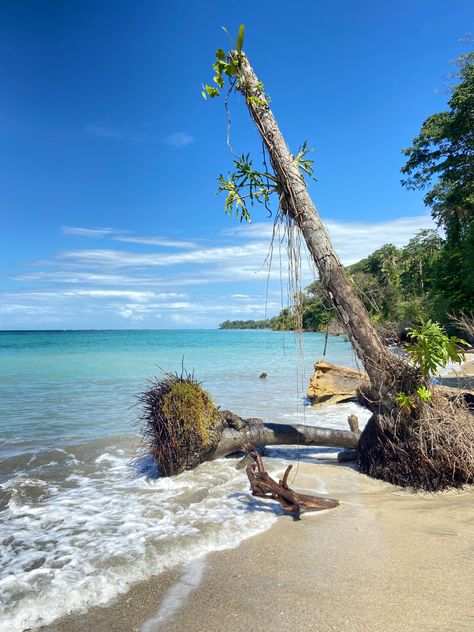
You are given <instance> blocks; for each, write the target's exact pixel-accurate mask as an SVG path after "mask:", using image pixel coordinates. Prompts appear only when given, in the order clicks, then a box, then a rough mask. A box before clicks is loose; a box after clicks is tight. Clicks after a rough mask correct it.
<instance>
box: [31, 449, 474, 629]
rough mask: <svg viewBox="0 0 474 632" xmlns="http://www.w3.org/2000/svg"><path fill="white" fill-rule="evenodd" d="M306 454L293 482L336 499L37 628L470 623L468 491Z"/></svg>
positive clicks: (471, 512)
mask: <svg viewBox="0 0 474 632" xmlns="http://www.w3.org/2000/svg"><path fill="white" fill-rule="evenodd" d="M304 458H305V460H306V462H305V463H303V462H300V464H299V468H298V469H299V471H298V474H297V477H296V480H295V481H294V483H293V486H294V487H295V488H296V489H299V490H311V489H312V487H314V486H315V480H317V484H318V485H320V483H321V481H322V482H323V483H324V485H325V486H326V489H327V494H328V495H330V496H333V497H336V498H338V499H339V500H340V501H341V504H340V506H339V507H338V508H336V509H334V510H330V511H326V512H324V513H318V514H305V515H303V517H302V520H300V521H299V522H295V521H293V520H292V518H291V517H289V516H285V515H280V516H279V517H278V520H277V521H276V522H275V523H274V525H273V526H272V527H271V528H270V529H269V530H267V531H266V532H264V533H263V534H260V535H258V536H255V537H253V538H249V539H248V540H246V541H244V542H243V543H242V544H241V545H240V546H239V547H238V548H236V549H233V550H228V551H224V552H220V553H214V554H211V555H208V556H207V558H205V559H201V560H197V561H194V562H192V563H191V564H190V565H189V566H188V567H185V568H182V569H179V570H178V571H176V572H170V573H165V574H163V575H160V576H157V577H156V578H152V579H151V580H149V581H147V582H143V583H141V584H138V585H136V586H134V587H133V589H132V590H131V591H129V593H127V594H126V595H123V596H122V597H120V598H119V599H118V600H116V601H115V602H114V603H113V604H110V605H109V606H108V607H102V608H94V609H92V610H91V611H89V612H88V613H87V614H84V615H75V616H70V617H66V618H64V619H62V620H60V621H58V622H56V624H55V625H52V626H48V627H45V628H42V630H43V631H44V632H46V631H47V632H53V631H56V632H76V631H79V630H81V631H82V630H111V631H117V632H119V631H123V632H125V631H132V630H137V631H138V630H143V631H144V632H153V631H154V630H166V631H167V632H175V631H176V632H177V631H178V630H179V631H180V632H196V631H198V630H206V631H209V632H223V631H224V630H233V631H236V632H240V631H244V630H245V631H248V630H262V631H266V630H268V631H270V630H283V629H291V630H293V631H301V632H303V631H306V630H317V631H318V632H326V631H327V632H329V631H332V630H338V631H346V630H347V631H348V632H349V631H351V632H355V631H359V630H360V631H362V630H364V631H365V630H371V631H379V630H380V631H381V632H382V631H383V632H396V631H397V632H398V631H400V632H402V631H403V632H406V631H413V632H415V631H417V632H419V631H420V630H426V631H430V632H434V631H440V632H441V631H443V632H447V631H456V632H460V631H466V632H467V631H468V630H472V629H474V605H473V600H472V596H473V594H474V507H473V500H474V496H473V490H472V488H471V489H466V490H464V491H460V492H459V491H457V492H447V493H442V494H436V495H428V494H413V493H411V492H408V491H403V490H400V489H397V488H395V487H393V486H391V485H388V484H385V483H382V482H379V481H374V480H371V479H368V478H367V477H365V476H363V475H361V474H359V473H357V472H356V471H355V470H354V469H353V468H352V467H351V466H347V465H338V464H336V462H335V461H334V462H333V463H331V462H330V461H328V460H325V461H324V462H320V461H318V459H317V458H314V459H312V458H311V453H309V452H305V456H304ZM311 461H313V462H311ZM282 465H283V462H282ZM282 469H283V467H282ZM236 502H237V500H236ZM246 502H248V505H247V507H248V511H262V512H264V511H276V512H278V513H279V510H278V507H277V506H276V505H274V504H264V503H261V502H260V501H258V500H252V499H251V497H249V498H248V499H247V500H246Z"/></svg>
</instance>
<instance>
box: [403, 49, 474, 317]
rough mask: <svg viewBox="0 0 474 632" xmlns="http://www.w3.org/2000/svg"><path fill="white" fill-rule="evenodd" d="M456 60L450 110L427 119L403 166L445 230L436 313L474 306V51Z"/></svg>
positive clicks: (437, 277)
mask: <svg viewBox="0 0 474 632" xmlns="http://www.w3.org/2000/svg"><path fill="white" fill-rule="evenodd" d="M457 64H458V72H457V73H456V83H455V84H454V85H453V86H452V87H451V88H450V92H451V97H450V99H449V101H448V106H449V110H447V111H445V112H439V113H438V114H433V115H432V116H429V117H428V118H427V119H426V121H425V122H424V123H423V125H422V128H421V132H420V134H419V135H418V136H417V137H416V138H415V139H414V140H413V144H412V146H411V147H408V148H407V149H405V150H404V154H405V155H406V156H408V161H407V163H406V164H405V166H404V167H403V168H402V173H403V174H404V175H405V178H404V179H403V180H402V183H403V184H404V186H406V187H407V188H410V189H428V191H427V193H426V195H425V197H424V202H425V204H426V205H427V206H429V207H431V210H432V213H433V217H434V218H435V219H436V220H437V221H438V223H439V224H440V225H442V226H443V227H444V228H445V230H446V244H445V246H444V248H443V250H442V252H441V254H440V257H439V260H438V266H437V272H436V274H435V275H434V293H435V294H437V298H438V304H439V312H440V313H442V312H444V311H446V310H452V311H460V310H464V311H473V310H474V52H471V53H469V54H467V55H463V56H461V57H460V58H459V59H458V60H457ZM429 187H430V188H429Z"/></svg>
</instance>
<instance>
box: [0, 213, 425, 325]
mask: <svg viewBox="0 0 474 632" xmlns="http://www.w3.org/2000/svg"><path fill="white" fill-rule="evenodd" d="M326 226H327V229H328V232H329V234H330V235H331V238H332V241H333V243H334V246H335V249H336V252H337V253H338V254H339V256H340V257H341V259H342V262H343V263H344V264H350V263H352V262H354V261H357V260H360V259H361V258H363V257H365V256H367V255H368V254H369V253H371V252H372V251H373V250H375V249H376V248H378V247H380V246H381V245H383V244H384V243H388V242H392V243H395V244H396V245H398V246H401V245H404V244H406V243H407V242H408V241H409V239H410V238H411V237H413V236H414V235H415V234H416V233H417V232H418V230H420V229H421V228H431V227H433V222H432V220H431V218H430V217H429V216H425V215H423V216H418V217H405V218H398V219H395V220H391V221H385V222H373V223H369V222H366V223H364V222H353V223H350V222H337V221H331V220H329V221H327V222H326ZM279 230H280V233H279V234H278V235H277V239H276V240H275V244H274V254H273V265H272V269H269V261H268V251H269V245H270V241H271V237H272V232H273V225H272V224H271V223H264V222H261V223H256V224H252V225H244V226H239V227H236V228H233V229H232V230H227V231H225V232H222V233H221V234H218V235H214V236H213V245H212V246H206V247H203V246H202V245H200V244H199V243H194V242H193V241H188V240H179V239H168V238H167V237H161V236H147V235H134V234H132V233H130V232H129V231H125V230H122V229H118V228H112V227H92V228H89V227H77V226H76V227H73V226H65V227H63V229H62V232H63V234H64V235H67V236H73V237H76V238H80V239H84V240H87V242H88V243H87V244H85V245H89V246H90V245H92V244H91V240H98V239H103V240H107V241H108V242H109V243H105V245H114V244H118V243H120V244H121V246H120V248H114V247H109V248H107V247H104V248H90V247H86V248H78V247H75V248H74V249H70V250H67V249H64V250H62V251H61V252H59V253H58V254H57V255H55V256H53V257H51V258H50V259H47V260H45V261H41V262H36V265H35V268H36V269H34V270H29V271H27V272H23V273H22V274H16V275H15V276H13V277H10V278H9V279H8V280H7V282H8V284H9V285H10V286H11V284H13V285H15V284H17V287H18V284H21V287H20V288H18V291H16V292H9V293H5V294H4V295H3V296H2V297H0V304H1V308H0V315H1V321H0V326H3V327H6V328H8V327H9V326H14V327H15V326H17V325H18V326H20V325H21V326H26V327H27V326H35V324H36V323H37V322H38V323H40V322H41V323H44V326H58V324H62V325H63V326H105V327H114V326H119V327H120V326H125V325H124V324H123V323H125V322H127V323H129V324H130V326H131V325H133V323H134V322H136V324H137V326H138V325H139V326H149V327H159V326H176V325H180V326H195V327H196V326H201V327H203V326H204V327H205V326H215V325H216V324H217V323H218V322H220V321H221V320H225V319H226V318H240V317H243V316H245V318H263V317H264V316H265V315H267V316H269V315H273V314H275V313H277V312H278V310H279V309H280V308H281V301H282V300H283V301H284V302H285V301H286V298H287V297H286V296H284V297H283V299H282V298H281V291H282V290H281V287H282V286H283V288H286V286H287V280H286V274H287V254H286V246H285V241H284V239H283V238H282V237H283V235H282V233H281V231H283V229H282V228H280V229H279ZM101 245H102V244H101ZM140 246H148V248H147V249H146V250H144V249H143V248H141V247H140ZM163 248H165V249H166V248H170V249H174V250H163ZM314 275H315V272H314V266H312V264H311V262H310V260H309V257H308V256H307V253H306V252H305V249H304V248H303V251H302V277H301V278H302V284H303V286H304V285H306V284H308V283H309V282H311V281H312V280H313V279H314ZM180 290H181V291H180ZM87 319H89V320H87ZM48 323H49V325H48ZM121 323H122V324H121ZM127 326H128V325H127Z"/></svg>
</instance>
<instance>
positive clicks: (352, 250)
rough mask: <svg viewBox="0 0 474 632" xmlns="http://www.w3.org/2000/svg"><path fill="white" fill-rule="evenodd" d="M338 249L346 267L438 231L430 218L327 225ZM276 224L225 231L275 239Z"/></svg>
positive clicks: (241, 235) (418, 217)
mask: <svg viewBox="0 0 474 632" xmlns="http://www.w3.org/2000/svg"><path fill="white" fill-rule="evenodd" d="M324 224H325V226H326V228H327V231H328V233H329V236H330V238H331V241H332V243H333V246H334V249H335V251H336V253H337V254H338V256H339V258H340V259H341V261H342V263H343V264H344V265H349V264H351V263H355V262H356V261H359V260H360V259H363V258H364V257H366V256H367V255H369V254H370V253H371V252H373V251H374V250H376V249H377V248H380V246H383V245H384V244H386V243H392V244H395V245H396V246H399V247H400V246H404V245H406V244H407V243H408V241H409V240H410V239H411V238H412V237H414V236H415V235H416V233H417V232H418V231H419V230H421V229H423V228H436V224H435V222H434V221H433V219H432V218H431V216H430V215H418V216H414V217H400V218H398V219H394V220H387V221H384V222H338V221H335V220H327V221H325V222H324ZM272 233H273V224H271V223H266V222H258V223H256V224H250V225H245V224H243V225H240V226H236V227H235V228H232V229H229V230H226V231H224V234H225V235H229V236H232V235H233V236H235V237H245V238H247V239H252V240H253V239H267V240H268V242H269V241H270V240H271V238H272ZM283 234H284V227H281V228H279V232H277V237H281V236H282V235H283Z"/></svg>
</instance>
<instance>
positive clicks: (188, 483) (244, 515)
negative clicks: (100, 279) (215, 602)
mask: <svg viewBox="0 0 474 632" xmlns="http://www.w3.org/2000/svg"><path fill="white" fill-rule="evenodd" d="M323 348H324V335H323V334H310V333H308V334H304V335H303V336H301V337H298V336H295V335H294V334H292V333H289V332H272V331H266V330H259V331H252V330H246V331H240V330H179V331H178V330H177V331H171V330H163V331H158V330H147V331H144V330H143V331H141V330H138V331H137V330H130V331H24V332H0V521H1V523H0V526H1V530H0V615H1V616H0V630H1V631H5V632H7V631H8V632H14V631H15V630H24V629H26V628H34V627H35V626H39V625H41V624H45V623H49V622H51V621H54V620H55V619H56V618H58V617H60V616H61V615H63V614H66V613H68V612H71V611H74V610H86V609H88V608H90V607H92V606H94V605H97V604H103V603H106V602H108V601H110V600H111V599H113V598H114V597H115V596H116V595H117V594H119V593H121V592H124V591H126V590H127V588H128V587H129V586H130V585H131V584H132V583H134V582H136V581H139V580H141V579H145V578H147V577H150V576H152V575H155V574H157V573H159V572H161V571H163V570H164V569H166V568H170V567H172V566H175V565H177V564H181V563H184V562H188V561H189V560H191V559H194V558H196V557H199V556H201V555H204V554H206V553H207V552H209V551H212V550H218V549H222V548H228V547H231V546H236V545H237V544H238V543H239V542H240V541H241V540H242V539H243V538H245V537H249V536H250V535H252V534H254V533H257V532H259V531H261V530H262V529H265V528H267V527H268V526H269V525H270V524H271V523H272V521H273V520H275V519H276V515H277V513H278V510H277V509H275V511H270V512H268V511H267V512H256V511H249V510H248V509H249V506H250V503H251V502H252V501H251V497H249V496H248V494H247V487H248V484H247V481H246V478H245V475H244V474H242V471H238V470H235V467H234V463H233V461H232V460H229V459H223V460H220V461H218V462H213V463H206V464H203V465H202V466H200V467H199V468H197V469H196V470H195V471H193V472H186V473H184V474H182V475H180V476H177V477H174V478H172V479H150V478H147V477H146V476H145V475H144V474H143V473H140V472H137V471H136V470H134V469H133V467H131V465H130V461H131V459H132V458H133V456H134V455H136V453H137V451H138V450H140V449H141V446H140V436H139V433H138V431H139V426H137V419H138V416H139V409H138V408H137V403H136V396H137V394H138V393H139V392H140V391H142V390H143V389H144V388H146V386H147V382H148V380H150V379H152V378H153V377H155V376H156V377H159V376H160V369H163V370H166V371H170V370H173V371H174V370H176V371H178V372H180V371H181V367H182V366H184V367H185V368H186V369H187V370H188V371H194V374H195V376H196V378H197V379H199V380H200V381H201V382H203V385H204V387H205V388H206V389H207V390H208V391H209V392H210V393H211V395H212V397H213V399H214V401H215V402H216V403H217V404H218V405H220V406H221V407H223V408H228V409H230V410H232V411H234V412H236V413H237V414H239V415H241V416H244V417H245V416H249V417H250V416H251V417H261V418H263V419H264V420H266V421H274V422H284V423H288V422H290V423H291V422H296V421H299V422H300V423H307V424H320V425H326V426H333V427H342V428H345V427H347V421H346V420H347V416H348V414H349V413H351V412H356V413H357V414H358V415H359V416H360V418H361V420H362V422H363V421H364V420H365V419H366V416H367V413H366V412H365V411H364V410H363V409H361V408H360V407H358V406H357V405H356V404H352V403H350V404H342V405H339V406H337V407H332V408H328V409H323V410H314V409H311V408H310V407H308V406H307V402H306V401H305V391H306V387H307V384H308V381H309V378H310V376H311V369H312V365H313V363H314V362H315V361H316V360H318V359H319V358H320V357H321V356H322V354H323ZM326 357H327V359H328V360H329V361H331V362H335V363H340V364H346V365H351V366H354V365H355V358H354V354H353V352H352V349H351V346H350V345H349V343H348V342H347V341H345V340H344V338H343V337H332V336H331V337H329V341H328V350H327V356H326ZM262 372H265V373H267V374H268V377H267V379H265V380H261V379H259V375H260V374H261V373H262ZM275 454H276V452H275ZM317 480H318V479H317V477H315V488H318V483H317ZM320 487H321V489H322V488H323V483H322V482H320Z"/></svg>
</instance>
